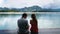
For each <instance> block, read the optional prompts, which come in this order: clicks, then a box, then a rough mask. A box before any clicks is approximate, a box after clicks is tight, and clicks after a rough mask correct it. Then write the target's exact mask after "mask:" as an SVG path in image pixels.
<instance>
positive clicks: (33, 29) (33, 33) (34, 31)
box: [30, 14, 38, 34]
mask: <svg viewBox="0 0 60 34" xmlns="http://www.w3.org/2000/svg"><path fill="white" fill-rule="evenodd" d="M31 18H32V20H30V24H31V29H30V30H31V34H38V24H37V19H36V16H35V14H32V15H31Z"/></svg>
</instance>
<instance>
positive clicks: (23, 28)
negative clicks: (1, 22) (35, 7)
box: [18, 13, 29, 34]
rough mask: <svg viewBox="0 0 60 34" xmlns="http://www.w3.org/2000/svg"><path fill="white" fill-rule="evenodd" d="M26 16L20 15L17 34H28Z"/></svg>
mask: <svg viewBox="0 0 60 34" xmlns="http://www.w3.org/2000/svg"><path fill="white" fill-rule="evenodd" d="M26 18H27V14H26V13H24V14H22V18H21V19H19V20H18V27H19V32H18V34H28V32H29V31H28V28H29V25H28V21H27V20H26Z"/></svg>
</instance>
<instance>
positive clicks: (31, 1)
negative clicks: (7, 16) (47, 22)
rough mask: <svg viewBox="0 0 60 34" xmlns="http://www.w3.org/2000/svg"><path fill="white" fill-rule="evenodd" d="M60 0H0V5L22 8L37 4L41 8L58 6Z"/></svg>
mask: <svg viewBox="0 0 60 34" xmlns="http://www.w3.org/2000/svg"><path fill="white" fill-rule="evenodd" d="M59 3H60V0H0V7H8V8H23V7H30V6H34V5H38V6H40V7H42V8H50V7H51V8H52V7H53V8H54V7H56V8H59V7H60V5H59Z"/></svg>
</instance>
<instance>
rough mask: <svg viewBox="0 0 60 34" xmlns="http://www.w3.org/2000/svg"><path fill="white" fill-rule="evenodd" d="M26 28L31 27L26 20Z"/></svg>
mask: <svg viewBox="0 0 60 34" xmlns="http://www.w3.org/2000/svg"><path fill="white" fill-rule="evenodd" d="M26 28H27V29H29V24H28V21H26Z"/></svg>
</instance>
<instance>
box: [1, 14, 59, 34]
mask: <svg viewBox="0 0 60 34" xmlns="http://www.w3.org/2000/svg"><path fill="white" fill-rule="evenodd" d="M36 17H37V20H38V28H39V33H40V34H45V33H46V34H60V29H59V30H58V29H57V31H55V29H53V32H52V31H51V30H50V29H49V28H60V14H36ZM20 18H21V14H0V33H2V32H3V31H5V33H6V31H7V30H9V33H10V32H14V30H15V31H17V30H18V27H17V20H18V19H20ZM30 19H31V14H28V17H27V20H28V23H29V20H30ZM43 28H46V29H45V30H44V29H43ZM47 28H48V29H47ZM40 29H41V30H40Z"/></svg>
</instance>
